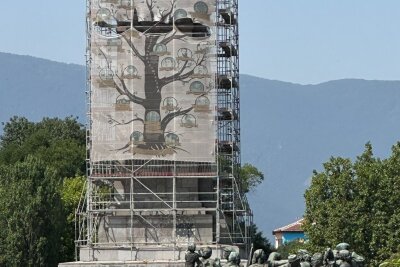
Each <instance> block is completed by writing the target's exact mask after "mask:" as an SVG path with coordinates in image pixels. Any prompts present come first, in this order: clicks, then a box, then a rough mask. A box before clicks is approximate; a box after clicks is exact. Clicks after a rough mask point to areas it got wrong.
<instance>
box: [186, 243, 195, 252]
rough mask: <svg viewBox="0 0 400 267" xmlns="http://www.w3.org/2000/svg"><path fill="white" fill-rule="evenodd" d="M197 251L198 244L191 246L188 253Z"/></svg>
mask: <svg viewBox="0 0 400 267" xmlns="http://www.w3.org/2000/svg"><path fill="white" fill-rule="evenodd" d="M195 250H196V244H195V243H191V244H189V246H188V251H190V252H195Z"/></svg>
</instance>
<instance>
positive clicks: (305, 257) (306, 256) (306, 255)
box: [297, 249, 311, 262]
mask: <svg viewBox="0 0 400 267" xmlns="http://www.w3.org/2000/svg"><path fill="white" fill-rule="evenodd" d="M297 256H298V257H299V259H300V261H308V262H311V255H310V252H308V251H307V250H306V249H299V250H298V251H297Z"/></svg>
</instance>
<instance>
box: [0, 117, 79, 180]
mask: <svg viewBox="0 0 400 267" xmlns="http://www.w3.org/2000/svg"><path fill="white" fill-rule="evenodd" d="M0 140H1V143H0V144H1V145H0V164H1V163H2V164H13V163H16V162H19V161H23V160H24V159H25V158H26V157H27V156H28V155H35V157H38V158H40V159H43V161H44V162H46V163H48V164H51V165H52V167H54V169H55V170H57V172H59V175H60V176H61V177H73V176H75V174H76V173H77V172H78V173H83V172H84V170H85V130H84V129H83V127H82V125H81V124H79V123H78V122H77V121H76V119H75V118H72V117H68V118H66V119H64V120H61V119H57V118H54V119H50V118H45V119H43V120H42V121H41V122H38V123H33V122H29V121H28V120H27V119H26V118H21V117H13V118H12V119H11V120H10V121H9V122H7V123H6V124H5V126H4V133H3V135H2V136H1V137H0Z"/></svg>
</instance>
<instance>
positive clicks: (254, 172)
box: [239, 163, 264, 193]
mask: <svg viewBox="0 0 400 267" xmlns="http://www.w3.org/2000/svg"><path fill="white" fill-rule="evenodd" d="M239 173H240V174H239V175H240V181H241V182H242V185H243V188H242V190H243V192H244V193H248V192H249V191H252V190H254V189H255V188H257V186H258V185H259V184H261V183H262V182H263V181H264V174H263V173H262V172H261V171H259V170H258V169H257V167H255V166H253V165H251V164H250V163H245V164H244V165H243V166H242V167H241V168H240V172H239Z"/></svg>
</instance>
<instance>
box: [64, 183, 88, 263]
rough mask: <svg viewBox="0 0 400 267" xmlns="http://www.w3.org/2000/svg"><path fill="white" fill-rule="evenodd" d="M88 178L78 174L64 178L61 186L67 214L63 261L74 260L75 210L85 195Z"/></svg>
mask: <svg viewBox="0 0 400 267" xmlns="http://www.w3.org/2000/svg"><path fill="white" fill-rule="evenodd" d="M85 184H86V178H85V177H84V176H77V177H74V178H68V179H64V182H63V185H62V187H61V199H62V203H63V208H64V212H65V215H66V225H65V228H64V233H63V236H62V239H63V241H62V249H61V255H64V257H63V260H62V261H63V262H67V261H73V260H74V254H75V211H76V209H77V208H78V205H79V202H80V201H81V197H82V196H84V192H85V190H86V188H85Z"/></svg>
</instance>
